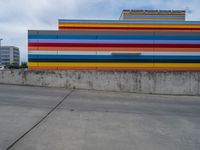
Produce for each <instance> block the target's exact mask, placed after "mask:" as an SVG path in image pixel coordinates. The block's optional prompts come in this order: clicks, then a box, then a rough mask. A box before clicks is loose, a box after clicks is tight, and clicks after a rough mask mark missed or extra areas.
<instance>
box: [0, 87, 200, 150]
mask: <svg viewBox="0 0 200 150" xmlns="http://www.w3.org/2000/svg"><path fill="white" fill-rule="evenodd" d="M5 149H13V150H14V149H15V150H36V149H39V150H55V149H56V150H94V149H95V150H130V149H136V150H160V149H162V150H169V149H170V150H179V149H180V150H188V149H190V150H199V149H200V97H194V96H193V97H187V96H167V95H145V94H134V93H120V92H106V91H92V90H67V89H59V88H43V87H28V86H14V85H0V150H5Z"/></svg>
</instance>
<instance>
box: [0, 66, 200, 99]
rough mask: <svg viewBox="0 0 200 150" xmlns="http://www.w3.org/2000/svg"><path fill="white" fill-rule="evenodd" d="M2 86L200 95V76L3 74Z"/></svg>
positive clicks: (88, 73) (156, 74)
mask: <svg viewBox="0 0 200 150" xmlns="http://www.w3.org/2000/svg"><path fill="white" fill-rule="evenodd" d="M0 83H3V84H18V85H34V86H46V87H65V88H78V89H95V90H108V91H126V92H136V93H152V94H172V95H200V72H141V71H116V72H115V71H31V70H26V71H25V70H4V71H0Z"/></svg>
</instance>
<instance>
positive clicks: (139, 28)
mask: <svg viewBox="0 0 200 150" xmlns="http://www.w3.org/2000/svg"><path fill="white" fill-rule="evenodd" d="M59 29H60V30H62V29H119V30H137V29H138V30H194V31H196V30H200V28H141V27H138V28H120V27H116V28H113V27H59Z"/></svg>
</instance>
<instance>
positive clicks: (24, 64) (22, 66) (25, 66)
mask: <svg viewBox="0 0 200 150" xmlns="http://www.w3.org/2000/svg"><path fill="white" fill-rule="evenodd" d="M20 68H28V65H27V62H22V63H21V66H20Z"/></svg>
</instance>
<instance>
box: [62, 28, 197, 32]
mask: <svg viewBox="0 0 200 150" xmlns="http://www.w3.org/2000/svg"><path fill="white" fill-rule="evenodd" d="M59 30H62V31H71V30H73V31H74V30H76V31H134V32H144V31H145V32H200V29H199V30H190V29H188V30H181V29H180V30H170V29H168V30H162V29H160V30H159V29H158V30H155V29H154V30H151V29H148V30H145V29H143V30H142V29H133V30H130V29H98V30H97V29H77V28H74V29H69V28H68V29H62V28H59Z"/></svg>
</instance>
